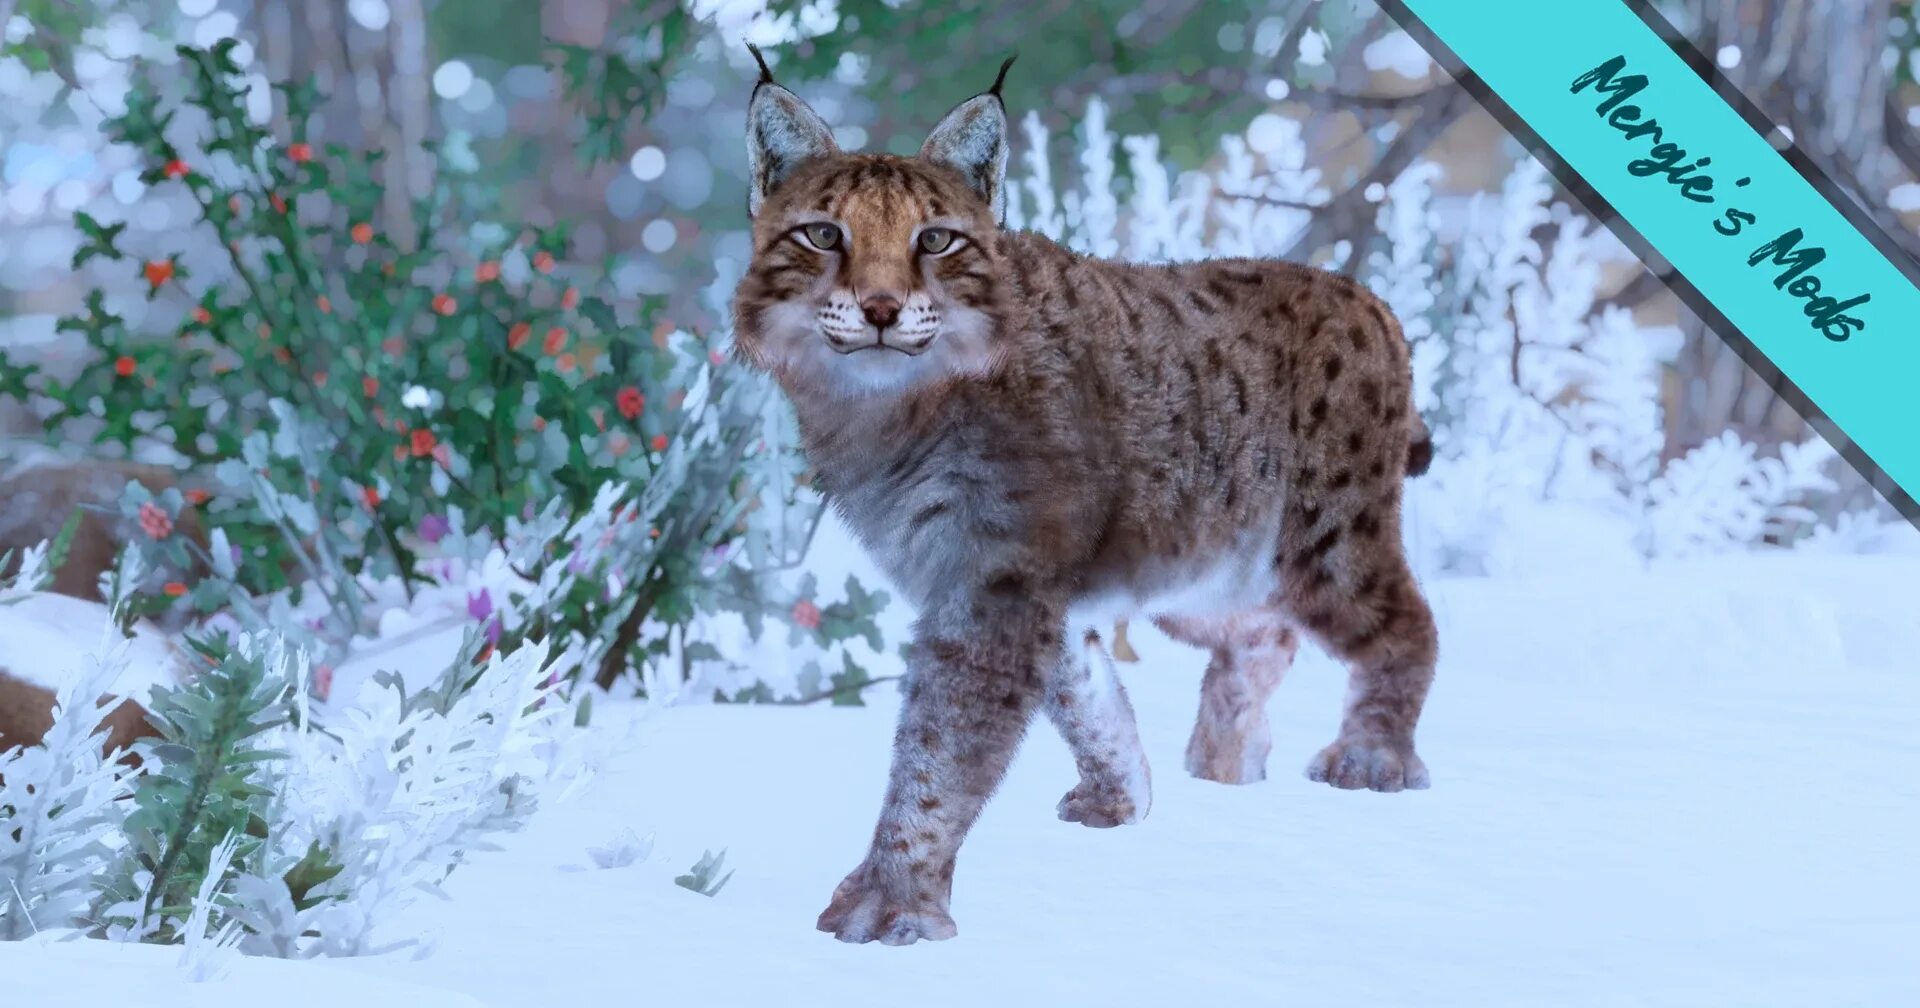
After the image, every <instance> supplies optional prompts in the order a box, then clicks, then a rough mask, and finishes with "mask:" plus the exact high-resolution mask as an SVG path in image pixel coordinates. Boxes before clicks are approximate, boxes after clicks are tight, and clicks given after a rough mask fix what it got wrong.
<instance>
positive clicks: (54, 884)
mask: <svg viewBox="0 0 1920 1008" xmlns="http://www.w3.org/2000/svg"><path fill="white" fill-rule="evenodd" d="M126 650H127V644H126V642H125V641H124V640H112V639H108V640H103V641H102V642H101V647H100V649H99V650H98V651H97V652H96V653H95V656H94V657H93V658H92V659H90V660H89V661H88V663H87V666H86V668H84V669H81V670H78V671H77V674H74V675H71V676H69V677H68V678H67V680H66V681H65V683H64V684H63V685H62V687H61V689H60V690H59V691H58V693H57V694H56V698H55V707H54V711H53V724H52V726H51V727H50V728H48V730H47V733H46V736H45V737H44V738H43V739H42V740H41V743H40V744H39V745H33V746H15V747H13V748H12V749H9V750H7V751H5V752H0V940H7V941H13V940H19V939H22V938H27V937H29V936H31V935H33V934H34V933H36V932H40V931H54V930H60V929H65V928H71V927H74V926H77V925H78V924H79V923H80V922H81V921H82V920H83V919H84V918H85V917H86V914H87V909H88V907H89V905H90V904H91V903H92V901H93V899H94V894H95V891H96V886H97V882H98V878H99V877H100V875H101V874H102V873H103V872H104V871H106V868H107V865H108V863H109V862H110V861H111V860H112V859H113V857H114V850H113V844H114V842H115V838H116V837H117V836H118V834H119V830H120V826H121V820H122V818H123V817H124V816H125V813H124V812H123V811H122V809H121V806H120V799H122V798H124V797H125V796H126V794H127V790H128V784H127V775H128V773H129V772H130V771H129V770H128V768H127V766H126V765H125V764H122V763H120V762H119V756H120V755H121V754H120V753H118V752H113V753H106V752H103V751H102V749H103V746H104V744H105V742H106V737H107V726H106V724H105V721H106V717H107V715H108V714H109V713H110V712H111V711H112V709H113V708H114V707H115V706H117V704H118V701H117V700H116V701H114V702H113V703H108V704H104V705H103V704H101V703H100V702H99V701H100V698H102V697H104V696H109V695H111V694H113V692H114V689H113V687H114V683H115V682H116V680H118V679H119V677H120V674H121V672H122V671H123V670H124V669H125V665H126Z"/></svg>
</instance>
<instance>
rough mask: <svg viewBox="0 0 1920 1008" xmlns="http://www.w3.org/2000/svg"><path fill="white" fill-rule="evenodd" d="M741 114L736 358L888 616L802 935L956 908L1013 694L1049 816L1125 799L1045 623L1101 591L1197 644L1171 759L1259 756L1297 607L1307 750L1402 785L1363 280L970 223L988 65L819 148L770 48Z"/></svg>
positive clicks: (1384, 406) (1395, 483) (1393, 463)
mask: <svg viewBox="0 0 1920 1008" xmlns="http://www.w3.org/2000/svg"><path fill="white" fill-rule="evenodd" d="M749 123H750V128H749V135H748V143H749V147H750V150H751V152H752V153H751V157H750V163H751V164H753V165H755V166H766V165H772V164H777V165H779V166H781V169H780V171H778V172H774V173H768V172H766V171H764V170H763V167H757V168H756V171H755V174H754V176H753V179H752V185H753V187H754V190H755V191H754V193H753V195H752V196H751V197H750V200H749V202H750V204H751V205H753V206H754V208H755V213H754V215H753V232H752V234H753V249H754V253H753V261H752V264H751V266H750V267H749V269H748V271H747V274H746V276H745V277H744V278H743V279H742V280H741V282H740V285H739V288H738V290H737V293H736V299H735V303H734V316H735V336H736V346H735V352H736V355H737V357H738V358H739V359H740V360H741V361H743V362H744V363H745V364H747V365H748V366H751V367H754V368H758V369H761V370H764V371H766V372H767V373H770V374H772V375H773V376H774V377H775V378H776V379H777V380H778V381H779V383H780V384H781V386H782V387H783V389H784V390H785V391H786V393H787V395H788V396H789V397H790V398H791V400H792V402H793V406H794V409H795V412H796V415H797V417H798V419H799V423H800V430H801V434H802V437H803V440H804V446H805V449H806V452H807V455H808V458H809V460H810V462H811V464H812V466H813V468H814V471H815V473H816V474H817V475H816V479H817V485H818V486H819V488H820V489H821V490H822V491H824V492H825V493H826V494H827V495H828V497H829V499H830V500H831V501H832V503H833V506H834V507H835V508H836V509H837V510H838V512H839V513H840V515H841V516H842V517H843V518H845V519H846V521H847V523H848V525H849V526H850V527H851V528H852V529H853V531H854V532H855V533H856V534H857V535H858V536H859V538H860V539H861V540H862V542H863V543H864V545H865V546H866V547H867V549H868V550H869V551H870V552H871V553H872V555H873V557H874V559H875V561H876V562H877V564H878V565H879V566H880V567H881V568H882V569H883V570H884V571H885V572H886V573H887V574H888V575H889V577H890V578H891V579H892V580H893V581H894V583H895V584H896V585H897V586H898V587H899V588H900V589H901V590H902V592H903V593H904V594H905V595H906V596H907V597H908V598H909V599H910V601H911V602H912V603H913V604H914V605H915V606H916V607H917V608H918V612H919V617H918V620H917V621H916V623H915V625H914V640H913V642H912V647H911V650H910V655H909V658H908V675H907V678H906V682H905V687H904V704H903V706H902V710H901V715H900V722H899V727H898V731H897V734H896V738H895V745H894V761H893V769H892V773H891V776H890V778H889V784H888V788H887V793H886V797H885V799H884V803H883V807H882V811H881V815H880V821H879V824H878V826H877V827H876V829H875V831H874V836H873V841H872V845H871V848H870V850H869V852H868V854H867V857H866V859H865V860H864V861H863V862H862V863H861V864H860V866H859V867H858V868H856V869H855V870H854V871H853V872H852V873H851V874H849V875H848V876H847V878H846V879H845V880H844V881H843V882H842V883H841V884H840V887H839V889H838V890H836V892H835V893H834V896H833V899H832V901H831V903H830V904H829V906H828V907H827V909H826V911H825V912H824V913H822V914H821V916H820V922H819V923H820V927H821V928H822V929H823V930H826V931H830V932H833V933H834V934H835V935H836V936H837V937H839V938H841V939H842V940H846V941H871V940H876V939H877V940H879V941H882V942H887V943H891V944H904V943H908V942H912V941H915V940H917V939H922V938H945V937H950V936H951V935H953V934H954V930H955V929H954V924H953V920H952V918H951V916H950V915H949V914H948V900H949V896H950V893H951V888H952V879H953V870H954V863H955V856H956V854H957V852H958V850H959V847H960V843H961V840H962V838H963V837H964V836H965V835H966V833H967V831H968V829H969V828H970V827H971V826H972V824H973V822H974V820H975V819H976V817H977V816H978V815H979V813H980V810H981V807H982V806H983V805H984V804H985V802H986V801H987V798H988V797H989V795H991V793H992V792H993V791H994V789H995V788H996V787H997V786H998V784H999V781H1000V778H1001V775H1002V774H1003V772H1004V771H1005V769H1006V766H1007V764H1008V762H1009V761H1010V760H1011V758H1012V755H1013V752H1014V750H1015V748H1016V747H1017V746H1018V744H1019V742H1020V739H1021V736H1022V735H1023V733H1024V732H1025V730H1026V728H1027V724H1028V722H1029V720H1030V719H1031V717H1032V715H1033V713H1034V711H1035V710H1036V709H1039V708H1043V707H1044V709H1046V710H1047V711H1048V713H1049V715H1050V717H1051V719H1052V720H1053V722H1054V723H1055V724H1056V726H1058V727H1059V729H1060V730H1061V731H1062V733H1063V734H1064V735H1065V737H1066V739H1067V741H1068V744H1069V746H1070V747H1071V748H1072V749H1073V751H1074V755H1075V759H1076V762H1077V763H1078V765H1079V767H1080V771H1081V777H1082V780H1081V784H1080V785H1079V786H1078V787H1076V788H1075V789H1074V791H1072V792H1069V794H1068V796H1067V797H1066V798H1065V799H1063V800H1062V802H1061V809H1060V811H1061V813H1062V815H1063V816H1065V817H1066V818H1070V819H1079V820H1080V821H1084V822H1087V823H1088V824H1089V825H1109V824H1112V823H1115V822H1124V821H1128V820H1129V819H1131V818H1137V817H1138V816H1139V815H1140V814H1143V813H1144V812H1145V811H1146V806H1147V802H1148V796H1147V795H1146V794H1145V793H1144V786H1145V780H1146V768H1145V761H1144V759H1143V758H1141V757H1139V754H1138V737H1137V733H1136V732H1135V730H1134V728H1133V724H1132V711H1131V708H1130V707H1129V706H1128V705H1127V702H1126V698H1125V693H1124V691H1122V690H1121V689H1120V688H1119V684H1118V681H1117V679H1113V678H1112V667H1111V664H1110V662H1109V661H1108V660H1107V657H1106V654H1105V651H1104V649H1102V648H1100V647H1099V646H1098V642H1097V640H1095V639H1087V640H1086V641H1085V643H1084V646H1075V645H1070V643H1069V640H1070V635H1071V634H1073V633H1075V632H1076V631H1078V630H1079V629H1081V628H1086V627H1092V626H1103V625H1106V624H1107V623H1108V622H1110V621H1113V620H1117V619H1125V618H1126V617H1128V616H1130V615H1135V614H1143V615H1147V616H1155V617H1160V618H1161V620H1162V625H1163V626H1164V627H1169V628H1171V629H1172V631H1173V632H1174V633H1175V635H1176V636H1177V637H1181V638H1183V639H1186V640H1189V641H1191V642H1193V643H1196V644H1199V645H1201V646H1204V647H1207V648H1209V649H1210V650H1212V651H1213V653H1214V662H1213V664H1212V666H1211V667H1210V669H1209V671H1208V673H1207V678H1206V682H1205V685H1204V686H1203V702H1202V712H1201V717H1200V719H1199V720H1200V723H1199V724H1198V725H1197V726H1196V728H1195V735H1194V741H1193V743H1192V744H1191V745H1190V747H1189V768H1190V769H1191V770H1192V771H1193V772H1195V773H1197V774H1200V775H1201V776H1204V777H1211V778H1212V779H1216V780H1230V781H1236V782H1241V781H1247V780H1253V779H1258V778H1259V777H1260V776H1263V775H1264V772H1265V768H1264V757H1265V750H1266V747H1267V744H1268V743H1267V737H1266V722H1265V717H1264V713H1263V705H1264V701H1265V699H1266V695H1267V693H1268V692H1270V691H1271V690H1272V688H1273V687H1274V686H1275V685H1277V684H1278V682H1279V679H1280V675H1281V673H1283V672H1284V671H1285V668H1286V665H1287V663H1288V661H1289V660H1290V659H1291V655H1292V651H1293V648H1294V646H1295V643H1296V641H1297V636H1296V635H1297V634H1304V635H1306V636H1307V637H1310V638H1312V639H1313V640H1315V641H1316V642H1318V643H1319V644H1321V645H1322V646H1323V647H1325V648H1326V649H1327V650H1328V651H1329V652H1330V653H1332V654H1333V655H1335V656H1336V657H1338V658H1340V659H1342V660H1344V661H1345V662H1347V663H1348V665H1349V666H1350V667H1351V670H1352V689H1351V691H1350V697H1349V701H1348V704H1347V710H1346V713H1345V717H1344V719H1343V721H1342V723H1341V727H1340V732H1339V735H1338V737H1337V738H1336V740H1335V741H1334V742H1333V744H1332V745H1330V746H1328V747H1327V748H1326V749H1325V750H1323V751H1322V752H1321V753H1320V754H1319V755H1318V756H1317V757H1315V759H1314V760H1313V761H1312V762H1311V763H1310V764H1309V767H1308V774H1309V776H1311V777H1313V778H1314V779H1316V780H1323V781H1326V782H1328V783H1331V784H1334V785H1335V786H1338V787H1342V788H1360V787H1364V788H1372V789H1374V790H1378V791H1398V790H1401V789H1403V788H1409V787H1413V788H1418V787H1424V786H1426V782H1427V773H1426V769H1425V767H1424V765H1423V764H1422V763H1421V761H1420V758H1419V757H1418V756H1417V755H1416V754H1415V751H1414V729H1415V726H1416V724H1417V722H1418V719H1419V715H1420V710H1421V707H1422V704H1423V702H1424V700H1425V697H1426V693H1427V687H1428V684H1429V682H1430V680H1431V679H1432V675H1433V665H1434V659H1435V655H1436V651H1437V642H1436V635H1435V632H1434V624H1433V619H1432V616H1431V615H1430V613H1429V611H1428V607H1427V604H1426V602H1425V601H1424V600H1423V598H1422V596H1421V593H1420V590H1419V588H1418V586H1417V585H1416V584H1415V582H1414V579H1413V577H1412V575H1411V574H1410V573H1409V571H1408V568H1407V564H1406V562H1405V559H1404V557H1403V555H1402V550H1401V543H1400V499H1401V483H1402V480H1403V479H1404V477H1405V475H1406V474H1407V473H1408V472H1409V471H1411V470H1413V469H1417V468H1420V467H1422V466H1423V465H1424V457H1425V456H1426V454H1427V453H1428V451H1429V449H1428V448H1427V442H1426V432H1425V428H1424V427H1423V426H1422V425H1421V424H1420V422H1419V419H1418V417H1417V416H1416V415H1415V414H1414V413H1413V410H1412V407H1411V399H1410V387H1411V374H1410V365H1409V355H1408V350H1407V345H1406V341H1405V339H1404V337H1403V336H1402V334H1401V331H1400V327H1399V325H1398V324H1397V322H1396V321H1395V320H1394V318H1393V316H1392V315H1391V314H1390V313H1389V312H1388V310H1387V308H1386V306H1385V305H1384V304H1383V303H1382V302H1381V301H1380V299H1379V298H1377V297H1375V296H1374V295H1373V294H1371V293H1369V292H1368V291H1367V290H1366V289H1365V288H1364V287H1362V286H1360V285H1359V284H1356V283H1354V282H1353V281H1351V280H1349V279H1346V278H1345V277H1341V276H1337V275H1335V274H1332V273H1329V272H1325V271H1322V270H1318V269H1313V268H1310V267H1307V266H1302V265H1297V264H1294V263H1288V262H1278V261H1268V260H1256V259H1227V260H1216V261H1211V262H1197V263H1186V264H1180V265H1160V266H1147V265H1130V264H1124V263H1115V262H1107V261H1103V260H1099V259H1093V258H1089V257H1086V256H1082V255H1079V254H1077V253H1074V252H1072V251H1070V250H1068V249H1066V248H1063V247H1061V246H1060V245H1058V244H1056V243H1054V242H1052V241H1050V240H1048V239H1046V238H1044V237H1041V236H1039V235H1034V234H1027V233H1013V232H1007V231H1004V230H1002V229H1001V227H1000V218H999V205H1000V193H1001V189H1002V187H1003V185H1004V170H1005V158H1006V136H1007V129H1006V125H1007V124H1006V113H1005V109H1004V108H1003V107H1002V105H1001V100H1000V97H999V95H998V93H997V89H996V90H995V91H989V92H987V93H986V94H983V95H979V96H976V97H975V98H972V99H969V100H968V101H967V102H965V103H962V105H961V106H960V107H959V108H957V109H956V110H955V112H954V113H951V114H949V115H948V116H947V117H946V118H945V119H944V120H942V122H941V124H940V125H939V126H938V127H936V129H935V130H934V133H933V135H932V136H930V137H929V138H928V140H927V142H926V145H925V146H924V147H923V148H922V150H921V152H920V154H919V155H918V156H916V157H898V156H891V155H876V154H855V153H844V152H841V151H839V150H838V149H837V148H835V147H834V146H833V144H832V141H831V139H830V137H831V130H829V129H828V128H827V126H826V124H825V123H824V122H821V121H819V118H818V116H816V115H815V114H814V113H813V112H812V110H811V109H808V108H807V107H806V105H805V103H804V102H801V101H800V99H799V98H797V97H796V96H794V95H793V94H792V93H791V92H789V91H787V90H786V89H784V88H781V87H780V86H779V85H777V84H775V83H773V82H772V80H771V78H770V75H769V76H768V77H766V78H765V79H763V80H762V81H761V82H760V84H759V85H758V86H757V87H756V89H755V92H754V97H753V101H752V109H751V111H750V112H749ZM789 141H791V142H789ZM769 145H771V148H770V149H769ZM949 239H950V240H949ZM823 243H824V244H823ZM1076 650H1077V651H1079V652H1080V653H1079V654H1077V655H1076V654H1074V653H1073V652H1074V651H1076Z"/></svg>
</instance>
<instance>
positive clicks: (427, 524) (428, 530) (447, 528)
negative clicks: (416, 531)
mask: <svg viewBox="0 0 1920 1008" xmlns="http://www.w3.org/2000/svg"><path fill="white" fill-rule="evenodd" d="M452 530H453V526H451V525H449V524H448V523H447V519H446V516H445V515H437V514H430V515H428V516H426V517H425V518H422V519H420V538H422V539H425V540H426V541H428V542H430V543H437V542H439V541H440V540H442V539H444V538H446V535H447V533H448V532H451V531H452Z"/></svg>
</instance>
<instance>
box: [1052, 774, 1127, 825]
mask: <svg viewBox="0 0 1920 1008" xmlns="http://www.w3.org/2000/svg"><path fill="white" fill-rule="evenodd" d="M1148 801H1149V799H1147V798H1146V797H1145V796H1144V795H1143V796H1142V797H1141V799H1140V800H1139V801H1135V800H1134V797H1133V796H1132V795H1131V794H1128V793H1127V789H1126V788H1124V787H1121V786H1119V785H1118V784H1114V783H1096V782H1093V781H1086V780H1083V781H1081V782H1080V784H1079V786H1077V787H1075V788H1074V789H1073V790H1071V791H1069V792H1067V794H1066V797H1064V798H1061V799H1060V804H1059V806H1058V810H1059V812H1060V818H1062V819H1065V820H1066V821H1067V822H1077V823H1080V824H1081V825H1083V826H1091V827H1093V828H1094V829H1107V828H1109V827H1113V826H1131V825H1133V824H1134V823H1137V822H1139V821H1140V820H1142V819H1144V818H1146V816H1147V802H1148Z"/></svg>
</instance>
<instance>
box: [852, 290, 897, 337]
mask: <svg viewBox="0 0 1920 1008" xmlns="http://www.w3.org/2000/svg"><path fill="white" fill-rule="evenodd" d="M860 313H861V314H863V315H865V316H866V317H867V321H868V322H871V323H873V327H874V328H875V329H885V328H886V327H888V326H890V325H892V324H894V323H895V322H898V321H900V299H899V298H897V297H894V296H893V295H891V294H870V295H868V296H867V297H865V298H862V299H861V301H860Z"/></svg>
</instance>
